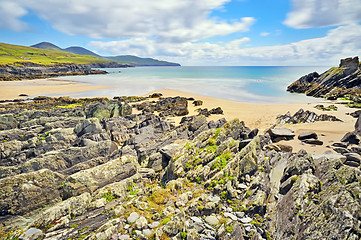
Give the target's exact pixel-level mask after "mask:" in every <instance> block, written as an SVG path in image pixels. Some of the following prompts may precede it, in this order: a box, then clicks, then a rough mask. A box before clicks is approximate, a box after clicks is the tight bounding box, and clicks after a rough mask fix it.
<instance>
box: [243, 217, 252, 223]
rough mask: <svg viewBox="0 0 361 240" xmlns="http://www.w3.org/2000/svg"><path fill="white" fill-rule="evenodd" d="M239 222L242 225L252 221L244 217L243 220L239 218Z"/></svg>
mask: <svg viewBox="0 0 361 240" xmlns="http://www.w3.org/2000/svg"><path fill="white" fill-rule="evenodd" d="M240 221H241V222H242V223H250V222H251V221H252V218H250V217H244V218H241V219H240Z"/></svg>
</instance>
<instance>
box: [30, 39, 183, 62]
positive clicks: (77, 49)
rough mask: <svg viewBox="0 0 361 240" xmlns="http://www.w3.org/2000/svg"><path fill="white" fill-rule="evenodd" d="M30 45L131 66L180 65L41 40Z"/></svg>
mask: <svg viewBox="0 0 361 240" xmlns="http://www.w3.org/2000/svg"><path fill="white" fill-rule="evenodd" d="M32 47H35V48H41V49H47V50H57V51H64V52H69V53H73V54H79V55H88V56H93V57H97V58H102V59H105V60H110V61H114V62H117V63H120V64H126V65H133V66H180V64H178V63H173V62H167V61H160V60H157V59H153V58H141V57H137V56H133V55H120V56H109V57H104V56H100V55H98V54H96V53H94V52H92V51H90V50H88V49H86V48H83V47H68V48H64V49H61V48H59V47H58V46H56V45H54V44H52V43H48V42H41V43H38V44H35V45H32Z"/></svg>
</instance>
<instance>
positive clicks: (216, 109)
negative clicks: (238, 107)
mask: <svg viewBox="0 0 361 240" xmlns="http://www.w3.org/2000/svg"><path fill="white" fill-rule="evenodd" d="M209 113H210V114H223V110H222V108H220V107H217V108H213V109H211V110H210V111H209Z"/></svg>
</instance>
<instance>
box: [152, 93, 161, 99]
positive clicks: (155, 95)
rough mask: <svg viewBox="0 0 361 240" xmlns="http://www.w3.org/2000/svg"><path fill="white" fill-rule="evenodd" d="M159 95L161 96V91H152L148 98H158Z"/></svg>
mask: <svg viewBox="0 0 361 240" xmlns="http://www.w3.org/2000/svg"><path fill="white" fill-rule="evenodd" d="M161 96H163V94H161V93H153V94H151V95H149V97H150V98H160V97H161Z"/></svg>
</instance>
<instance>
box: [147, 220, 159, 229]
mask: <svg viewBox="0 0 361 240" xmlns="http://www.w3.org/2000/svg"><path fill="white" fill-rule="evenodd" d="M159 225H160V222H157V221H156V222H152V223H149V224H148V227H149V228H157V227H158V226H159Z"/></svg>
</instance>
